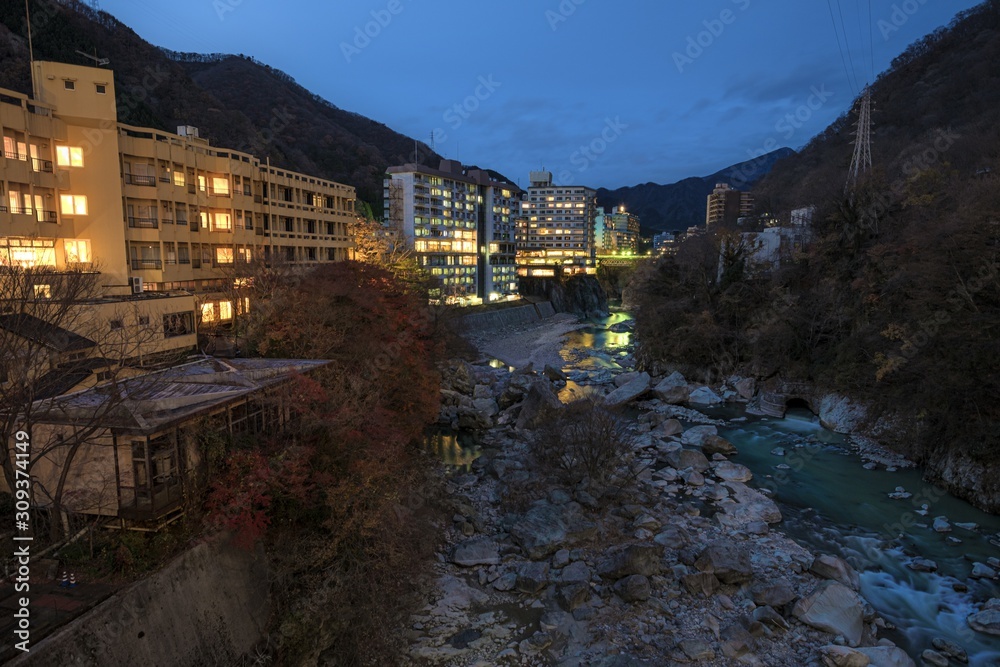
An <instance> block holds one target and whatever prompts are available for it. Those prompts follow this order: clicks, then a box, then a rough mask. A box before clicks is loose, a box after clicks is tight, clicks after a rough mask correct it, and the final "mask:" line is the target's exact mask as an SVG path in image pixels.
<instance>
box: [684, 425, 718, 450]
mask: <svg viewBox="0 0 1000 667" xmlns="http://www.w3.org/2000/svg"><path fill="white" fill-rule="evenodd" d="M716 435H719V429H717V428H716V427H714V426H710V425H709V426H694V427H692V428H689V429H688V430H686V431H684V434H683V435H682V436H681V443H683V444H685V445H687V446H688V447H701V446H703V445H704V444H705V440H707V439H708V438H710V437H712V436H716Z"/></svg>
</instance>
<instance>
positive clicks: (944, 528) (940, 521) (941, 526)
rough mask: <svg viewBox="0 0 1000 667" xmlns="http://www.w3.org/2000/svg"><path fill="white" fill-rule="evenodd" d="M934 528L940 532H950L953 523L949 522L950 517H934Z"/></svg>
mask: <svg viewBox="0 0 1000 667" xmlns="http://www.w3.org/2000/svg"><path fill="white" fill-rule="evenodd" d="M934 530H935V531H937V532H939V533H950V532H951V524H950V523H948V517H944V516H939V517H935V518H934Z"/></svg>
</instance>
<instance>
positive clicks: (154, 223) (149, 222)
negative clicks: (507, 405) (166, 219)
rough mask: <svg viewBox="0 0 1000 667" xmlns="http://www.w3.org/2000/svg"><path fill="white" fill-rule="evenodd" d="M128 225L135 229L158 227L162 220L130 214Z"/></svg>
mask: <svg viewBox="0 0 1000 667" xmlns="http://www.w3.org/2000/svg"><path fill="white" fill-rule="evenodd" d="M128 226H129V227H131V228H133V229H157V228H159V226H160V221H159V220H157V219H156V218H133V217H132V216H129V218H128Z"/></svg>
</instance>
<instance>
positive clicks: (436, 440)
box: [424, 428, 482, 470]
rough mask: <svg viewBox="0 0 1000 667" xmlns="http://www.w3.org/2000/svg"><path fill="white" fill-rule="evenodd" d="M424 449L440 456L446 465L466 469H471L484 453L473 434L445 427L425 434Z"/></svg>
mask: <svg viewBox="0 0 1000 667" xmlns="http://www.w3.org/2000/svg"><path fill="white" fill-rule="evenodd" d="M424 451H427V452H430V453H431V454H433V455H434V456H436V457H438V458H439V459H440V460H441V462H442V463H444V464H445V465H448V466H454V467H456V468H462V469H464V470H471V469H472V462H473V461H475V460H476V459H478V458H479V456H480V455H481V454H482V449H481V448H480V446H479V445H478V444H477V443H476V442H475V439H474V438H473V437H472V436H470V435H468V434H466V433H458V432H456V431H452V430H451V429H444V428H435V429H430V430H428V431H427V433H426V435H425V436H424Z"/></svg>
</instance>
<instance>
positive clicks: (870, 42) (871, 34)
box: [868, 0, 875, 82]
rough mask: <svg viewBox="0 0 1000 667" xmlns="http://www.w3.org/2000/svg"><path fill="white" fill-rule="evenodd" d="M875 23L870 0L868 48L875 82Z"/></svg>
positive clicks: (870, 0)
mask: <svg viewBox="0 0 1000 667" xmlns="http://www.w3.org/2000/svg"><path fill="white" fill-rule="evenodd" d="M874 26H875V21H874V20H873V17H872V0H868V46H869V51H870V53H871V57H872V81H873V82H874V81H875V32H874V30H875V28H874Z"/></svg>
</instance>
